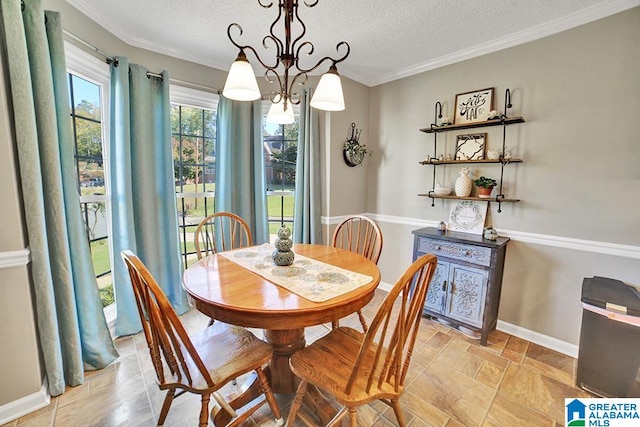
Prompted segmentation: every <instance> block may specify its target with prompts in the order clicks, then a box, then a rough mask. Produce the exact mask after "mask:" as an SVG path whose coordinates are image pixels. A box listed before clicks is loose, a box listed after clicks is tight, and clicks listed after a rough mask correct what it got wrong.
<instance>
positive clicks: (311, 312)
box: [183, 243, 380, 330]
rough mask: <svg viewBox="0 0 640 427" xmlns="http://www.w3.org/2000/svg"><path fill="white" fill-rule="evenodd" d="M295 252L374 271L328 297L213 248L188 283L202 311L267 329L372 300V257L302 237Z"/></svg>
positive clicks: (375, 277)
mask: <svg viewBox="0 0 640 427" xmlns="http://www.w3.org/2000/svg"><path fill="white" fill-rule="evenodd" d="M293 251H294V253H296V254H300V255H303V256H306V257H308V258H312V259H315V260H317V261H320V262H324V263H327V264H331V265H334V266H336V267H340V268H344V269H346V270H350V271H354V272H357V273H361V274H365V275H367V276H371V277H372V280H371V282H369V283H368V284H366V285H364V286H361V287H359V288H357V289H355V290H353V291H351V292H348V293H346V294H343V295H341V296H338V297H335V298H332V299H330V300H327V301H324V302H313V301H310V300H308V299H305V298H303V297H301V296H299V295H297V294H295V293H292V292H290V291H288V290H286V289H285V288H282V287H280V286H278V285H276V284H274V283H272V282H270V281H268V280H267V279H265V278H263V277H261V276H259V275H257V274H255V273H253V272H251V271H249V270H247V269H246V268H244V267H242V266H240V265H238V264H236V263H235V262H233V261H231V260H229V259H227V258H225V257H224V256H221V255H220V254H213V255H210V256H208V257H206V258H203V259H201V260H199V261H198V262H196V263H195V264H193V265H191V266H189V267H188V268H187V269H186V270H185V272H184V275H183V287H184V289H185V291H186V292H187V293H188V294H189V295H190V296H191V297H192V298H193V299H194V301H195V303H196V308H197V309H198V310H199V311H201V312H202V313H204V314H206V315H208V316H210V317H212V318H214V319H217V320H220V321H222V322H225V323H230V324H233V325H238V326H244V327H253V328H262V329H281V330H285V329H298V328H303V327H305V326H312V325H318V324H321V323H328V322H331V321H334V320H338V319H340V318H342V317H345V316H347V315H349V314H351V313H354V312H356V311H357V310H360V309H361V308H362V307H364V306H365V305H366V304H368V303H369V302H370V301H371V299H372V298H373V295H374V293H375V290H376V288H377V286H378V284H379V283H380V270H379V269H378V267H377V266H376V265H375V264H374V263H373V262H372V261H370V260H369V259H367V258H365V257H363V256H362V255H358V254H356V253H353V252H350V251H347V250H344V249H339V248H334V247H331V246H322V245H309V244H301V243H297V244H295V245H294V247H293Z"/></svg>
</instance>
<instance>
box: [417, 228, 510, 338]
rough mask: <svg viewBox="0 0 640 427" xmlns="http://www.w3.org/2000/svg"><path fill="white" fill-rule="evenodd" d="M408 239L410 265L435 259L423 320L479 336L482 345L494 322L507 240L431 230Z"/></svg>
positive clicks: (421, 230) (493, 326)
mask: <svg viewBox="0 0 640 427" xmlns="http://www.w3.org/2000/svg"><path fill="white" fill-rule="evenodd" d="M412 233H413V235H414V244H413V260H414V261H415V260H416V259H417V258H418V257H419V256H421V255H424V254H434V255H435V256H437V257H438V266H437V268H436V271H435V273H434V275H433V279H432V280H431V284H430V285H429V291H428V292H427V299H426V301H425V305H424V314H425V315H426V316H429V317H431V318H434V319H437V320H440V321H442V323H445V324H447V325H450V326H453V327H458V328H459V329H460V330H461V331H463V332H465V333H467V335H479V337H480V343H481V344H482V345H487V337H488V335H489V331H491V330H493V329H495V327H496V323H497V321H498V306H499V304H500V289H501V287H502V272H503V269H504V259H505V253H506V249H507V242H509V238H507V237H498V239H497V240H487V239H484V238H483V237H482V236H481V235H476V234H470V233H460V232H453V231H440V230H438V229H437V228H434V227H426V228H421V229H419V230H414V231H413V232H412Z"/></svg>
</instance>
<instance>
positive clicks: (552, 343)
mask: <svg viewBox="0 0 640 427" xmlns="http://www.w3.org/2000/svg"><path fill="white" fill-rule="evenodd" d="M392 287H393V284H391V283H386V282H380V284H379V285H378V289H380V290H382V291H385V292H389V291H390V290H391V288H392ZM496 329H497V330H499V331H501V332H504V333H507V334H509V335H513V336H514V337H518V338H521V339H523V340H527V341H529V342H532V343H535V344H538V345H541V346H543V347H546V348H549V349H551V350H555V351H557V352H558V353H562V354H566V355H567V356H570V357H573V358H576V359H577V358H578V346H577V345H575V344H569V343H568V342H564V341H562V340H559V339H557V338H553V337H550V336H548V335H544V334H541V333H539V332H535V331H532V330H529V329H526V328H523V327H521V326H517V325H513V324H511V323H507V322H504V321H502V320H498V325H497V327H496Z"/></svg>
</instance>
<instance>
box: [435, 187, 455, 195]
mask: <svg viewBox="0 0 640 427" xmlns="http://www.w3.org/2000/svg"><path fill="white" fill-rule="evenodd" d="M433 192H434V193H435V194H436V196H448V195H449V194H451V188H449V187H436V188H435V189H434V190H433Z"/></svg>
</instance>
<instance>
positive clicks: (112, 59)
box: [62, 29, 222, 95]
mask: <svg viewBox="0 0 640 427" xmlns="http://www.w3.org/2000/svg"><path fill="white" fill-rule="evenodd" d="M62 32H63V33H64V35H65V36H67V37H69V38H71V39H73V40H75V41H77V42H78V43H80V44H82V45H83V46H84V47H86V48H88V49H90V50H91V51H93V52H95V53H97V54H99V55H101V56H102V57H103V58H104V59H105V61H106V62H107V64H111V63H112V62H113V63H114V65H115V66H116V67H117V66H118V60H117V59H116V58H115V57H113V56H111V55H107V54H106V53H104V52H103V51H101V50H100V49H98V48H97V47H95V46H94V45H92V44H91V43H89V42H88V41H86V40H83V39H81V38H80V37H78V36H76V35H75V34H73V33H72V32H70V31H68V30H65V29H63V30H62ZM147 77H156V78H159V79H161V78H162V74H159V73H152V72H151V71H147ZM169 81H170V82H172V83H176V84H179V85H183V86H190V87H192V88H197V89H203V90H206V91H208V92H214V93H217V94H218V95H219V94H220V93H221V92H222V91H221V90H220V89H218V88H215V87H210V86H205V85H201V84H198V83H192V82H188V81H186V80H179V79H172V78H170V79H169Z"/></svg>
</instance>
